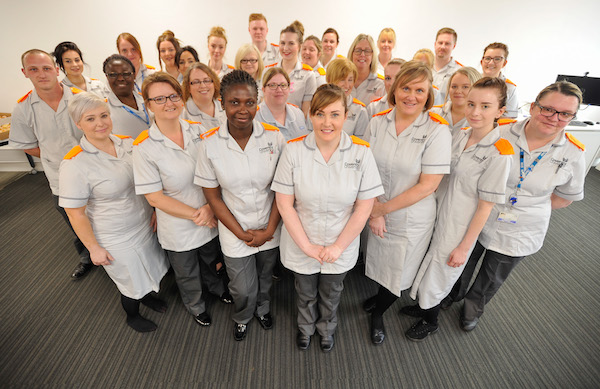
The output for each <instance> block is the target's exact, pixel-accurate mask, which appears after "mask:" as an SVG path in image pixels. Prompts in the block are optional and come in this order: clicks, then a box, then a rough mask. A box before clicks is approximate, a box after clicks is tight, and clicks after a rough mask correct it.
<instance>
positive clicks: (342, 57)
mask: <svg viewBox="0 0 600 389" xmlns="http://www.w3.org/2000/svg"><path fill="white" fill-rule="evenodd" d="M337 57H338V58H341V59H344V58H346V57H344V56H343V55H341V54H338V55H337Z"/></svg>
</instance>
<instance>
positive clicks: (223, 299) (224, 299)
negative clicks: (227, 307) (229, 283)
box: [219, 291, 233, 304]
mask: <svg viewBox="0 0 600 389" xmlns="http://www.w3.org/2000/svg"><path fill="white" fill-rule="evenodd" d="M219 300H221V302H222V303H224V304H233V297H231V295H230V294H229V292H227V291H225V292H223V294H222V295H221V297H219Z"/></svg>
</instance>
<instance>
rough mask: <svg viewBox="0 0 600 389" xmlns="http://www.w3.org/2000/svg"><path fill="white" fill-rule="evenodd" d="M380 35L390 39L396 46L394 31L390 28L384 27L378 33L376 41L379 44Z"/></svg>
mask: <svg viewBox="0 0 600 389" xmlns="http://www.w3.org/2000/svg"><path fill="white" fill-rule="evenodd" d="M382 35H386V36H389V37H391V38H392V41H393V42H394V44H396V31H394V29H393V28H391V27H386V28H384V29H383V30H381V32H380V33H379V37H378V38H377V41H378V42H379V40H380V39H381V36H382Z"/></svg>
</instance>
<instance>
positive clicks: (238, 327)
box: [233, 323, 248, 342]
mask: <svg viewBox="0 0 600 389" xmlns="http://www.w3.org/2000/svg"><path fill="white" fill-rule="evenodd" d="M246 332H248V326H247V325H246V324H241V323H235V325H234V326H233V339H235V340H236V341H238V342H239V341H240V340H244V338H245V337H246Z"/></svg>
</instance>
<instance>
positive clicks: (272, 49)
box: [262, 42, 281, 66]
mask: <svg viewBox="0 0 600 389" xmlns="http://www.w3.org/2000/svg"><path fill="white" fill-rule="evenodd" d="M262 60H263V64H264V65H265V66H268V65H272V64H274V63H277V62H279V61H280V60H281V58H280V57H279V45H277V44H275V43H268V42H267V47H266V48H265V51H264V52H263V53H262Z"/></svg>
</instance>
